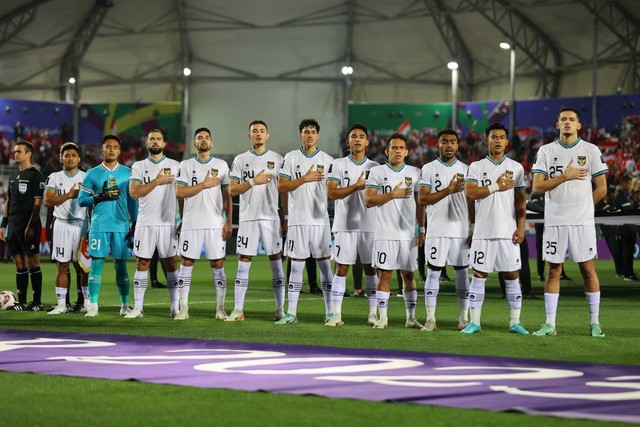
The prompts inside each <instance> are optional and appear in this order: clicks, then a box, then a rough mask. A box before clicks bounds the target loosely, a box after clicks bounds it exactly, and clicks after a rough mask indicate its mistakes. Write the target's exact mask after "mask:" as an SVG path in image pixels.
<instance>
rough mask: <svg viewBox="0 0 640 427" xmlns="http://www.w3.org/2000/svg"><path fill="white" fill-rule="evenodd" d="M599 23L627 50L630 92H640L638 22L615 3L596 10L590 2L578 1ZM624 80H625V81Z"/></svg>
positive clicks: (639, 27) (586, 0)
mask: <svg viewBox="0 0 640 427" xmlns="http://www.w3.org/2000/svg"><path fill="white" fill-rule="evenodd" d="M580 1H581V3H582V4H583V5H584V6H585V7H586V8H587V9H588V10H589V11H590V12H591V13H592V14H594V15H596V16H597V18H598V20H599V22H600V23H602V24H603V25H604V26H606V27H607V29H608V30H609V31H611V32H612V33H613V34H615V36H616V37H618V39H619V40H620V41H621V42H622V43H623V44H624V45H625V46H627V47H628V48H629V52H630V54H631V57H630V60H631V61H630V73H629V76H630V77H631V82H630V85H629V86H630V87H631V92H640V58H639V53H640V52H638V50H639V49H640V21H638V20H637V19H636V18H635V17H634V16H633V14H632V13H631V12H629V11H628V10H627V9H626V8H625V7H624V6H622V5H621V4H620V3H619V2H617V1H608V2H604V3H602V5H601V7H599V8H596V5H595V4H593V3H592V2H591V1H590V0H580ZM625 80H626V79H625Z"/></svg>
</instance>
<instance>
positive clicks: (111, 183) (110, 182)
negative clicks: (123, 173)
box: [109, 175, 116, 187]
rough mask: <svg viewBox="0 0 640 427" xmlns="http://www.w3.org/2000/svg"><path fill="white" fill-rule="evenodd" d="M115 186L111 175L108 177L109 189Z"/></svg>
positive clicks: (113, 177) (114, 178)
mask: <svg viewBox="0 0 640 427" xmlns="http://www.w3.org/2000/svg"><path fill="white" fill-rule="evenodd" d="M115 185H116V177H115V176H113V175H109V187H114V186H115Z"/></svg>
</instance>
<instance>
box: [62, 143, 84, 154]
mask: <svg viewBox="0 0 640 427" xmlns="http://www.w3.org/2000/svg"><path fill="white" fill-rule="evenodd" d="M67 150H76V151H77V152H78V155H80V154H81V153H80V147H79V146H78V144H76V143H75V142H65V143H64V144H62V147H60V157H62V156H63V155H64V152H65V151H67Z"/></svg>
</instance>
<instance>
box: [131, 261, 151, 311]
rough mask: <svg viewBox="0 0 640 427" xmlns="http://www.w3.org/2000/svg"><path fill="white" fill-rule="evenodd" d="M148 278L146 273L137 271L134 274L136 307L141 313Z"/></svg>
mask: <svg viewBox="0 0 640 427" xmlns="http://www.w3.org/2000/svg"><path fill="white" fill-rule="evenodd" d="M148 277H149V276H148V275H147V272H146V271H140V270H136V272H135V273H134V274H133V299H134V306H135V308H137V309H138V310H140V311H142V307H143V305H144V293H145V292H146V291H147V282H148V280H149V279H148Z"/></svg>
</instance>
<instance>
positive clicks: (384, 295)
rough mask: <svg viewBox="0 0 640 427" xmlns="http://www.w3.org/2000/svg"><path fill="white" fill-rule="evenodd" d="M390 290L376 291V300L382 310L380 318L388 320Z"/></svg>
mask: <svg viewBox="0 0 640 427" xmlns="http://www.w3.org/2000/svg"><path fill="white" fill-rule="evenodd" d="M389 294H390V292H383V291H376V301H377V302H378V310H379V311H380V320H382V321H385V322H386V321H388V320H389V318H388V317H387V308H388V306H389Z"/></svg>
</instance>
